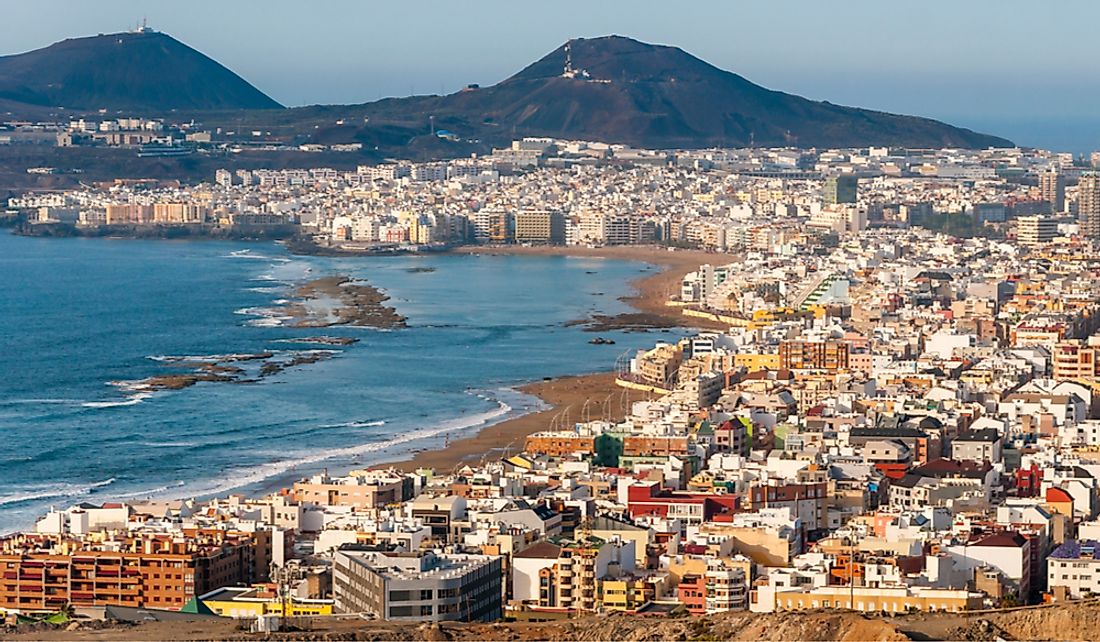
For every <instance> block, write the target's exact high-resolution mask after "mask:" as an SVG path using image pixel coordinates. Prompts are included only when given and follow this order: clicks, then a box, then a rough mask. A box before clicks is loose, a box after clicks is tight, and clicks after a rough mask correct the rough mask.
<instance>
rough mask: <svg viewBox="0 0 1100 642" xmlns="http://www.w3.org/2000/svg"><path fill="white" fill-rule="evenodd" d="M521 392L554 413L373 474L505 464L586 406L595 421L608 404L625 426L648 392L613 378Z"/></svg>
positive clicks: (500, 426)
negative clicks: (498, 460)
mask: <svg viewBox="0 0 1100 642" xmlns="http://www.w3.org/2000/svg"><path fill="white" fill-rule="evenodd" d="M515 390H518V391H519V392H522V393H524V394H529V395H532V396H535V397H538V399H539V400H541V401H542V402H543V403H544V404H546V405H547V406H548V407H547V408H545V409H543V410H538V411H535V412H529V413H526V414H522V415H520V416H518V417H512V418H511V419H505V420H504V421H500V422H497V423H492V424H489V425H487V426H483V427H482V428H481V429H480V430H478V431H477V433H475V434H472V435H467V436H465V437H462V438H459V439H455V440H454V441H451V442H450V443H449V444H448V445H447V446H446V447H444V448H441V449H439V450H423V451H420V452H418V453H415V454H413V455H412V456H411V457H406V458H404V459H398V460H394V461H388V462H380V463H379V464H377V465H376V466H368V468H387V467H390V468H396V469H397V470H400V471H403V472H414V471H416V470H417V469H421V468H432V469H433V470H435V472H436V473H437V474H447V473H450V472H453V471H454V470H456V469H458V468H459V467H461V466H463V465H466V464H478V463H479V462H480V461H481V460H484V459H489V458H490V456H491V455H492V456H493V457H494V458H500V457H504V456H506V454H515V453H518V452H521V451H522V450H523V445H524V440H526V438H527V436H528V435H531V434H533V433H536V432H540V431H542V430H547V429H548V428H549V426H550V424H551V422H552V421H554V418H555V417H556V416H558V415H561V416H562V417H561V418H562V420H565V419H568V420H569V421H573V420H580V419H581V417H582V413H583V412H584V405H585V403H586V402H589V403H588V410H587V412H588V415H589V416H590V417H591V418H592V419H599V418H600V417H601V416H602V415H601V413H602V407H603V405H604V404H605V403H606V404H607V407H608V410H609V415H610V418H611V420H619V419H622V417H623V416H624V414H625V412H624V408H623V404H624V403H625V404H627V407H626V409H625V410H627V411H628V410H629V404H630V403H632V402H634V401H638V400H641V399H645V393H644V392H641V391H637V390H630V389H627V388H622V387H620V386H618V385H616V383H615V373H613V372H597V373H591V374H581V375H565V376H561V377H552V378H549V379H545V380H543V381H536V382H532V383H528V384H524V385H521V386H516V387H515ZM609 398H610V402H609V403H608V401H609ZM563 413H565V414H563Z"/></svg>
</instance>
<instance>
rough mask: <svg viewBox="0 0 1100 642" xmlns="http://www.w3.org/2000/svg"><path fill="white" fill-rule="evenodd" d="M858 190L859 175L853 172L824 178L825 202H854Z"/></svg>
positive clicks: (829, 203) (833, 203)
mask: <svg viewBox="0 0 1100 642" xmlns="http://www.w3.org/2000/svg"><path fill="white" fill-rule="evenodd" d="M858 191H859V177H858V176H855V175H854V174H840V175H837V176H830V177H829V178H826V179H825V203H826V204H827V205H836V204H838V203H855V202H856V194H857V193H858Z"/></svg>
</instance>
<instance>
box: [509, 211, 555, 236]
mask: <svg viewBox="0 0 1100 642" xmlns="http://www.w3.org/2000/svg"><path fill="white" fill-rule="evenodd" d="M516 242H517V243H544V244H550V245H561V244H562V243H565V217H564V216H562V213H561V212H558V211H552V210H520V211H518V212H516Z"/></svg>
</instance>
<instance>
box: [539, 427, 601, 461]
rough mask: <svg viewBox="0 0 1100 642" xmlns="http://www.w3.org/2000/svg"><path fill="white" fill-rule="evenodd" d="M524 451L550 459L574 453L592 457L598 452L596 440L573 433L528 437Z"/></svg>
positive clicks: (543, 433) (549, 433) (550, 433)
mask: <svg viewBox="0 0 1100 642" xmlns="http://www.w3.org/2000/svg"><path fill="white" fill-rule="evenodd" d="M523 450H524V452H527V453H531V454H533V455H547V456H550V457H565V456H567V455H572V454H573V453H583V454H585V455H591V454H594V453H595V452H596V438H595V437H593V436H591V435H578V434H575V433H572V432H537V433H535V434H533V435H530V436H528V437H527V441H526V442H524V445H523Z"/></svg>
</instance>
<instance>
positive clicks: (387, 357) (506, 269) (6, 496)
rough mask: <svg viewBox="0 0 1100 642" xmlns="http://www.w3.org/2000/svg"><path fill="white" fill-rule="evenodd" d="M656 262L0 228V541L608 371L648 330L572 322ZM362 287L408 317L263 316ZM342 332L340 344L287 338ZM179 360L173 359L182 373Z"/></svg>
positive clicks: (394, 456)
mask: <svg viewBox="0 0 1100 642" xmlns="http://www.w3.org/2000/svg"><path fill="white" fill-rule="evenodd" d="M651 269H653V268H652V267H651V266H647V265H645V264H642V263H637V262H630V261H619V260H605V259H597V258H572V257H531V256H524V257H518V256H474V255H431V256H402V257H354V258H344V257H340V258H328V257H300V256H291V255H289V254H287V252H286V251H285V250H284V249H283V248H282V247H281V246H279V245H276V244H273V243H242V242H220V241H187V242H176V241H139V240H106V239H36V238H24V237H17V236H10V235H7V234H0V283H2V285H0V337H2V341H3V344H2V348H0V435H2V439H0V533H4V532H10V531H12V530H15V529H23V528H28V527H31V526H33V523H34V520H35V519H36V518H37V517H38V516H39V515H41V514H43V513H44V512H45V511H46V510H48V509H49V507H51V506H56V507H59V508H62V507H67V506H70V505H73V504H76V503H80V502H85V501H87V502H95V503H99V502H104V501H125V500H127V499H130V500H133V499H135V498H145V497H156V498H178V497H192V496H196V497H205V496H211V495H214V494H224V493H227V492H229V491H243V492H256V491H260V490H266V489H270V488H272V487H273V485H277V484H279V483H286V482H288V481H291V480H293V479H294V478H297V477H300V476H305V475H307V474H311V473H313V472H316V471H319V470H321V469H322V468H328V469H330V470H331V471H332V472H334V473H336V472H339V471H341V470H346V469H348V468H352V467H356V466H366V465H370V464H372V463H378V462H382V461H386V460H389V461H394V460H400V459H404V458H406V457H407V456H409V454H410V452H411V451H412V450H413V449H417V448H441V447H443V443H444V439H445V438H446V437H447V436H449V437H450V438H455V437H458V436H462V435H464V434H470V433H472V432H476V431H477V430H479V429H480V428H482V427H484V426H485V425H489V424H491V423H493V422H497V421H501V420H503V419H507V418H509V417H513V416H516V415H519V414H522V413H525V412H530V411H532V410H535V409H538V408H541V407H542V405H541V402H540V401H539V400H538V399H537V398H534V397H532V396H530V395H525V394H522V393H520V392H518V391H517V390H516V389H515V386H517V385H519V384H522V383H525V382H528V381H533V380H539V379H541V378H543V377H554V376H561V375H567V374H581V373H585V372H594V371H601V370H608V369H610V368H611V367H613V365H614V363H615V360H616V357H618V356H619V355H620V354H622V353H624V352H625V351H628V350H634V349H637V348H642V347H646V346H647V345H652V343H653V342H654V340H655V338H656V337H655V336H653V335H652V334H646V333H624V332H607V333H601V336H607V337H611V338H614V339H615V340H616V344H615V345H590V344H589V343H588V340H589V339H591V338H592V336H593V335H592V334H590V333H586V332H583V331H582V330H581V329H580V328H578V327H567V326H566V325H565V323H566V322H568V321H571V320H574V319H578V318H583V317H585V316H587V315H589V314H592V313H603V314H617V313H620V312H624V311H627V310H628V307H627V306H626V305H625V304H624V303H622V302H621V301H619V297H621V296H624V295H627V294H629V293H630V292H631V288H630V286H629V282H630V281H631V280H632V279H634V278H637V277H639V276H644V273H645V272H646V271H648V270H651ZM329 274H344V275H348V276H351V277H355V278H363V279H367V280H368V281H369V282H370V283H371V284H372V285H374V286H376V287H378V288H381V289H382V290H384V291H385V292H386V293H387V294H388V295H389V296H390V297H391V300H390V301H389V303H388V304H389V305H392V306H393V307H395V308H396V309H397V311H398V312H399V313H400V314H402V315H404V316H406V317H407V318H408V324H409V327H408V328H405V329H395V330H378V329H371V328H351V327H339V328H327V329H322V330H317V329H297V328H290V327H286V326H284V325H281V324H280V321H281V320H280V319H279V318H278V316H277V315H276V314H274V313H272V312H270V310H269V308H271V307H272V306H274V305H275V304H276V303H277V302H278V301H280V300H282V299H285V298H287V297H288V296H291V295H292V294H293V290H294V288H295V287H296V286H297V285H299V284H301V283H303V282H305V281H308V280H311V279H314V278H318V277H320V276H325V275H329ZM321 334H324V335H334V336H345V337H354V338H358V339H360V341H359V342H358V343H355V344H352V345H348V346H317V345H302V344H295V343H292V342H291V341H292V340H293V339H295V338H302V337H307V336H317V335H321ZM318 349H322V350H332V351H333V354H332V355H331V357H332V358H329V359H326V360H323V361H319V362H317V363H312V364H307V365H301V366H296V367H292V368H288V369H286V370H284V371H282V372H280V373H278V374H275V375H273V376H270V377H266V378H262V379H260V380H259V381H257V382H255V383H227V382H202V383H198V384H197V385H194V386H192V387H188V388H185V389H181V390H163V391H157V392H139V391H135V390H134V389H133V388H132V387H130V385H129V384H132V383H133V382H135V381H138V380H141V379H144V378H146V377H150V376H155V375H162V374H171V373H173V372H176V371H178V370H173V367H174V366H172V361H171V359H172V358H173V357H183V356H186V357H188V358H190V359H195V358H205V359H216V358H218V355H227V354H252V353H259V352H273V353H275V354H276V355H279V356H287V357H290V356H294V355H295V354H298V353H299V352H300V351H305V350H318ZM176 367H177V368H178V366H176Z"/></svg>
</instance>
